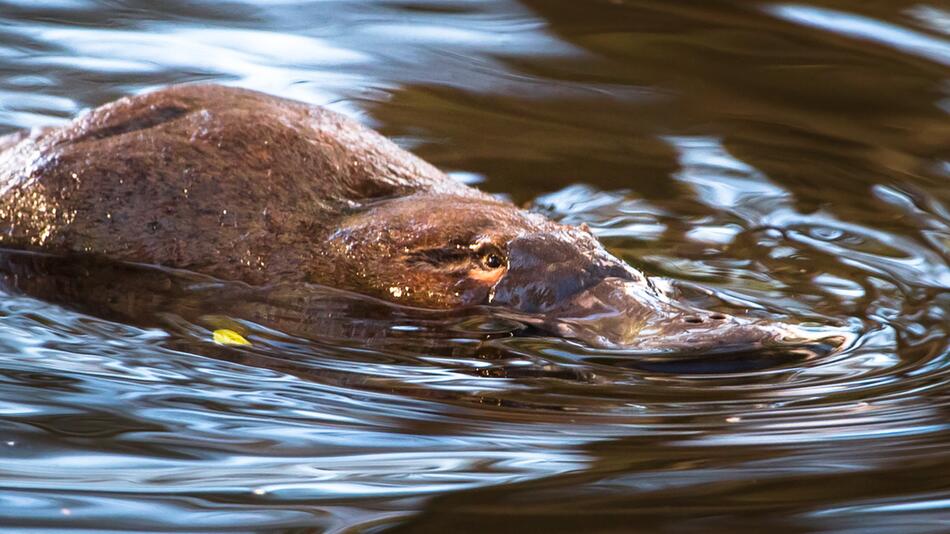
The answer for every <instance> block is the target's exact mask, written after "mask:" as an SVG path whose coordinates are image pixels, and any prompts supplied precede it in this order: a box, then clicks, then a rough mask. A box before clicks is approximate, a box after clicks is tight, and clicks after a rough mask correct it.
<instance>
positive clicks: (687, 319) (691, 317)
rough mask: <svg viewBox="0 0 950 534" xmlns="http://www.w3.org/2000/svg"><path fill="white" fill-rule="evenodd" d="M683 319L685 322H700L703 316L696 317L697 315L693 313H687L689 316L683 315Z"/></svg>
mask: <svg viewBox="0 0 950 534" xmlns="http://www.w3.org/2000/svg"><path fill="white" fill-rule="evenodd" d="M683 321H684V322H687V323H690V324H702V322H703V318H702V317H697V316H695V315H689V316H687V317H684V318H683Z"/></svg>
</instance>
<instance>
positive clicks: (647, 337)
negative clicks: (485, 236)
mask: <svg viewBox="0 0 950 534" xmlns="http://www.w3.org/2000/svg"><path fill="white" fill-rule="evenodd" d="M508 251H509V252H508V254H509V256H508V258H509V259H508V261H509V265H508V272H507V273H506V275H505V276H504V278H503V279H502V280H500V281H499V283H498V284H497V285H496V286H495V287H494V288H493V295H492V302H493V303H494V304H499V305H503V306H506V307H508V308H511V309H514V310H517V311H519V312H524V313H526V314H530V316H531V318H532V319H529V322H533V323H534V324H536V325H537V326H539V327H541V328H543V329H545V330H549V331H551V332H553V333H556V334H558V335H561V336H564V337H569V338H574V339H579V340H581V341H583V342H585V343H587V344H590V345H593V346H598V347H603V348H623V349H633V350H645V351H662V352H720V351H727V350H735V351H747V350H754V349H757V348H763V347H768V346H783V345H795V344H800V343H806V342H810V341H813V340H814V336H813V335H810V334H808V333H806V332H805V331H803V330H801V329H800V328H798V327H795V326H793V325H790V324H783V323H780V322H774V321H767V320H762V319H752V318H744V317H739V316H735V315H728V314H724V313H718V312H712V311H708V310H703V309H699V308H695V307H693V306H690V305H689V304H686V303H683V302H679V301H677V300H675V299H674V298H673V297H672V296H671V295H670V293H669V292H668V291H667V290H665V289H664V288H665V287H667V285H668V284H666V283H660V282H658V281H656V280H654V279H651V278H649V277H647V276H646V275H645V274H643V273H641V272H640V271H638V270H636V269H633V268H632V267H630V266H628V265H627V264H625V263H624V262H623V261H621V260H619V259H617V258H616V257H614V256H612V255H610V254H609V253H607V252H606V251H605V250H604V249H603V248H602V247H600V246H599V243H596V242H594V243H592V244H591V246H590V247H578V246H577V242H576V241H574V242H571V243H565V242H563V241H560V240H558V239H556V238H555V237H552V236H547V235H537V236H527V237H520V238H517V239H515V240H513V241H512V242H511V243H509V246H508Z"/></svg>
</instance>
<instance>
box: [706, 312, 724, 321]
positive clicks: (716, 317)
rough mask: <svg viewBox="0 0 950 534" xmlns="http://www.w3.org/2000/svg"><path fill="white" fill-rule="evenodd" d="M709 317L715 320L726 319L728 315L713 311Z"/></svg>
mask: <svg viewBox="0 0 950 534" xmlns="http://www.w3.org/2000/svg"><path fill="white" fill-rule="evenodd" d="M709 318H710V319H712V320H713V321H723V320H725V318H726V316H725V315H723V314H721V313H713V314H711V315H710V316H709Z"/></svg>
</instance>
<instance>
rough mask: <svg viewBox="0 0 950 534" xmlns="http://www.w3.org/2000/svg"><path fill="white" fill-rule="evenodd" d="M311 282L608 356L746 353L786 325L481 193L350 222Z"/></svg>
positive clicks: (404, 204) (390, 206)
mask: <svg viewBox="0 0 950 534" xmlns="http://www.w3.org/2000/svg"><path fill="white" fill-rule="evenodd" d="M329 241H330V245H331V246H330V247H328V250H329V251H330V252H328V254H329V255H330V256H331V258H330V259H331V260H332V261H331V262H330V264H331V265H332V269H331V271H333V272H331V273H326V272H323V273H320V275H319V276H315V277H312V278H314V280H315V281H320V282H326V281H327V275H328V274H329V275H330V278H331V279H332V280H331V281H330V283H333V284H334V285H336V286H338V287H348V288H351V289H354V290H356V291H359V292H362V293H367V294H371V295H375V296H377V297H381V298H384V299H387V300H391V301H394V302H398V303H402V304H406V305H410V306H418V307H424V308H444V309H450V308H458V307H464V306H474V305H489V306H497V307H500V308H501V310H499V312H500V313H502V314H505V315H507V316H510V317H515V318H517V319H519V320H521V321H523V322H526V323H529V324H532V325H535V326H538V327H540V328H542V329H544V330H547V331H551V332H553V333H557V334H559V335H561V336H564V337H569V338H575V339H580V340H581V341H584V342H586V343H588V344H591V345H594V346H599V347H606V348H631V349H638V350H662V351H677V352H679V351H690V352H692V351H713V350H722V349H737V350H748V349H752V348H756V347H759V346H763V345H766V344H770V343H780V342H783V341H791V340H793V339H794V338H796V337H799V335H800V332H799V331H798V330H797V329H795V328H794V327H792V326H789V325H781V324H777V323H770V322H766V321H761V320H760V321H756V320H752V319H745V318H741V317H736V316H731V315H726V314H722V313H715V312H709V311H706V310H701V309H696V308H692V307H690V306H688V305H686V304H684V303H681V302H678V301H676V300H674V299H673V298H671V296H670V293H669V291H668V290H667V289H666V288H667V287H668V284H667V283H666V282H664V281H663V280H658V279H655V278H650V277H647V276H646V275H645V274H644V273H642V272H640V271H638V270H637V269H634V268H632V267H630V266H629V265H627V264H626V263H624V262H623V261H621V260H620V259H618V258H616V257H614V256H613V255H611V254H610V253H609V252H607V251H606V250H605V249H604V247H603V245H601V244H600V242H599V241H597V239H596V238H595V237H594V236H593V235H592V234H591V233H590V231H588V230H587V229H584V228H576V227H571V226H566V225H562V224H558V223H556V222H553V221H551V220H549V219H547V218H545V217H543V216H541V215H539V214H536V213H530V212H527V211H525V210H521V209H518V208H516V207H515V206H513V205H512V204H509V203H506V202H501V201H498V200H495V199H492V198H489V197H485V196H472V197H468V196H450V195H413V196H408V197H402V198H396V199H392V200H387V201H381V202H379V203H376V204H374V205H372V206H368V207H366V208H365V209H363V210H360V211H359V212H357V213H355V214H353V215H350V216H348V217H347V218H346V219H345V220H344V221H343V222H342V224H341V225H340V227H339V229H338V230H337V231H336V232H335V233H333V234H332V235H331V236H330V238H329Z"/></svg>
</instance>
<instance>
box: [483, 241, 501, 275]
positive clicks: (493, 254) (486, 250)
mask: <svg viewBox="0 0 950 534" xmlns="http://www.w3.org/2000/svg"><path fill="white" fill-rule="evenodd" d="M478 255H479V262H480V263H481V265H482V267H483V268H485V269H487V270H489V271H494V270H495V269H500V268H501V267H504V266H505V263H506V262H505V255H504V253H503V252H502V251H501V250H499V249H498V247H496V246H495V245H490V244H487V245H482V246H480V247H479V248H478Z"/></svg>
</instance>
